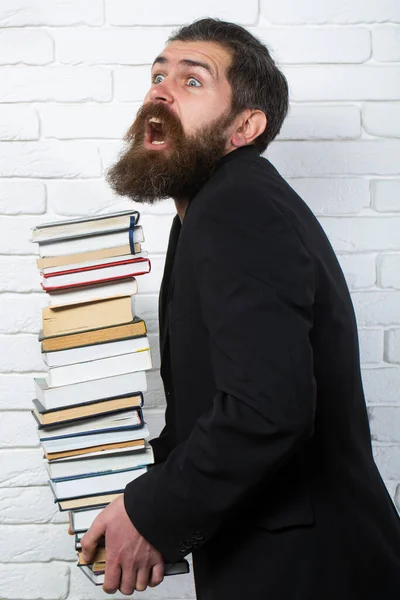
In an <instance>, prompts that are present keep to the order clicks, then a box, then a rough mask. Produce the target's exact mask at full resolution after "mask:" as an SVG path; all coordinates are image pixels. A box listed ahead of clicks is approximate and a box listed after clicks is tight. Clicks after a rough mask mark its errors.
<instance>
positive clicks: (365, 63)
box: [0, 0, 400, 600]
mask: <svg viewBox="0 0 400 600" xmlns="http://www.w3.org/2000/svg"><path fill="white" fill-rule="evenodd" d="M202 16H218V17H220V18H225V19H228V20H232V21H236V22H238V23H241V24H244V25H246V26H248V27H249V28H250V29H251V31H253V32H254V33H255V34H256V35H257V36H258V37H259V38H260V39H262V40H263V41H264V42H265V43H267V44H268V45H269V47H270V49H271V52H272V53H273V55H274V56H275V57H276V59H277V60H278V61H279V62H280V64H281V65H282V69H283V70H284V72H285V73H286V75H287V77H288V80H289V84H290V89H291V99H292V104H291V111H290V114H289V117H288V119H287V121H286V123H285V125H284V127H283V129H282V131H281V134H280V136H279V138H278V140H277V141H276V142H275V143H274V144H273V145H272V146H271V148H270V150H269V151H268V157H269V158H270V159H271V160H272V162H273V163H274V164H275V165H276V166H277V168H278V169H280V170H281V172H282V174H283V175H284V176H285V177H287V178H288V181H289V183H290V184H291V185H292V186H293V187H294V189H296V191H297V192H298V193H299V194H300V195H301V196H302V197H303V198H304V199H305V200H306V202H307V203H308V204H309V206H310V207H311V209H312V210H313V211H314V212H315V214H316V215H317V216H318V218H319V219H320V222H321V224H322V226H323V227H324V228H325V230H326V232H327V234H328V236H329V237H330V239H331V242H332V244H333V246H334V248H335V249H336V251H337V253H338V257H339V261H340V263H341V265H342V268H343V271H344V274H345V276H346V278H347V281H348V284H349V287H350V290H351V293H352V297H353V301H354V306H355V310H356V315H357V319H358V324H359V338H360V354H361V361H362V365H363V381H364V386H365V393H366V399H367V402H368V407H369V414H370V417H371V429H372V434H373V438H374V454H375V457H376V461H377V464H378V466H379V469H380V471H381V473H382V476H383V477H384V479H385V481H386V484H387V487H388V490H389V492H390V494H391V495H392V497H393V498H395V499H396V502H397V505H398V506H399V507H400V436H399V430H400V394H399V389H400V275H399V274H400V234H399V232H400V166H399V159H398V157H399V155H400V139H399V138H400V125H399V124H400V43H399V41H400V3H399V2H398V0H381V1H380V2H376V0H352V1H351V2H348V0H322V1H321V2H316V1H315V0H302V2H298V1H296V0H280V1H279V2H276V1H275V0H260V2H258V0H248V1H247V2H243V1H241V0H203V2H201V3H200V2H184V1H183V0H169V1H168V2H165V1H164V0H151V1H148V2H132V1H130V0H86V1H85V2H82V1H81V0H63V1H61V0H2V2H1V3H0V356H1V358H2V361H1V367H0V428H1V432H2V435H1V436H0V464H1V468H0V545H1V548H2V553H1V557H0V580H1V592H0V596H1V597H2V598H5V599H7V600H11V599H16V600H30V599H32V600H34V599H36V598H37V599H39V598H43V599H46V598H48V599H49V600H55V599H64V598H67V599H68V600H83V599H87V600H89V599H94V598H103V597H104V594H103V592H102V591H101V590H99V589H95V588H94V587H93V586H92V585H91V584H90V583H89V582H87V583H86V579H85V578H84V577H83V576H82V574H81V573H79V572H78V569H76V568H75V566H74V563H73V561H74V553H73V551H72V540H71V539H70V538H69V537H68V535H67V533H66V515H65V514H60V513H58V512H57V510H56V506H55V505H54V503H53V501H52V497H51V494H50V491H49V489H48V487H47V485H46V482H47V476H46V471H45V468H44V466H43V463H42V452H41V450H40V448H39V447H38V441H37V436H36V432H35V427H34V424H33V421H32V418H31V416H30V414H29V410H30V408H31V401H32V398H33V396H34V391H33V382H32V377H33V375H35V374H38V373H41V372H42V370H43V364H42V362H41V359H40V353H39V344H38V342H37V337H36V336H37V332H38V330H39V328H40V319H41V308H42V307H43V306H44V305H45V304H46V298H45V295H44V294H43V293H42V292H41V291H40V286H39V280H38V274H37V271H36V266H35V258H36V257H35V253H36V248H35V247H34V246H32V245H31V244H30V243H29V236H30V228H31V227H33V226H34V225H36V224H37V223H38V222H40V221H42V220H43V219H45V218H46V219H47V218H62V217H65V216H78V215H82V214H95V213H98V212H101V211H104V210H105V209H110V208H115V209H116V210H121V209H124V208H127V207H129V206H132V204H131V203H129V202H127V201H125V200H121V199H119V198H115V197H114V196H113V195H112V193H111V192H110V190H109V189H108V188H107V186H106V185H105V183H104V180H103V173H104V170H105V169H106V168H107V167H108V166H109V165H110V163H111V162H112V161H113V160H114V158H115V156H116V154H117V153H118V152H119V150H120V149H121V137H122V135H123V133H124V131H125V130H126V129H127V127H128V126H129V125H130V123H131V121H132V120H133V118H134V116H135V114H136V111H137V109H138V107H139V106H140V103H141V101H142V99H143V96H144V94H145V92H146V90H147V87H148V80H149V63H151V61H152V60H153V58H154V57H155V55H156V54H157V53H158V52H159V51H160V50H161V49H162V47H163V44H164V40H165V39H166V37H167V36H168V35H169V33H170V32H171V30H172V29H173V28H175V27H176V26H178V25H179V24H183V23H187V22H189V21H191V20H192V19H195V18H199V17H202ZM138 208H140V210H141V211H142V214H143V217H142V221H143V225H144V228H145V235H146V247H147V249H148V250H149V252H150V254H151V258H152V272H151V274H150V275H149V276H147V277H145V278H142V279H139V289H140V292H141V293H140V294H139V295H138V297H137V299H136V312H137V313H138V314H140V315H142V316H143V317H144V318H145V319H146V321H147V324H148V329H149V337H150V343H151V347H152V352H153V362H154V368H153V370H152V371H151V372H150V373H149V377H148V382H149V391H148V393H147V397H146V402H147V406H148V407H150V411H151V412H150V413H149V412H148V413H147V414H148V418H149V420H150V426H151V429H152V430H153V432H157V431H158V430H159V429H160V428H161V426H162V418H163V417H162V412H163V406H164V396H163V392H162V389H161V386H160V378H159V372H158V368H159V360H160V359H159V353H158V327H157V302H158V298H157V295H158V289H159V285H160V280H161V276H162V269H163V263H164V256H165V249H166V245H167V240H168V233H169V227H170V224H171V219H172V216H173V214H174V206H173V203H172V202H171V201H168V202H164V203H161V204H159V205H156V206H154V207H143V208H142V207H138ZM71 561H72V562H71ZM117 597H121V598H122V597H123V596H122V595H117ZM143 597H144V598H147V599H148V600H151V599H154V600H155V599H160V600H161V599H170V600H181V599H183V598H186V599H188V598H194V590H193V583H192V579H191V578H190V577H188V578H176V579H175V578H171V579H169V580H168V581H166V582H165V583H164V584H163V586H161V587H159V588H155V589H154V590H148V591H147V592H145V593H144V594H143Z"/></svg>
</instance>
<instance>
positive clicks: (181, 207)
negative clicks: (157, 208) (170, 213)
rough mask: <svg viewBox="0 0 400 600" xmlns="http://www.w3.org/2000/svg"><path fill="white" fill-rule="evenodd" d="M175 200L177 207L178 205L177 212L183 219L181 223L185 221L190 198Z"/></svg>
mask: <svg viewBox="0 0 400 600" xmlns="http://www.w3.org/2000/svg"><path fill="white" fill-rule="evenodd" d="M174 202H175V207H176V212H177V213H178V215H179V218H180V220H181V223H182V222H183V219H184V217H185V213H186V209H187V205H188V200H176V199H175V200H174Z"/></svg>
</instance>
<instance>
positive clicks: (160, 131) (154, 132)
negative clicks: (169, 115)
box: [147, 117, 166, 146]
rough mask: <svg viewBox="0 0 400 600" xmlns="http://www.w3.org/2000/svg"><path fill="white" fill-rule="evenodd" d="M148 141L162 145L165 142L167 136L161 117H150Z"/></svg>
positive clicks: (155, 144)
mask: <svg viewBox="0 0 400 600" xmlns="http://www.w3.org/2000/svg"><path fill="white" fill-rule="evenodd" d="M147 141H148V142H149V143H150V144H151V145H152V146H162V145H164V144H165V142H166V136H165V133H164V124H163V122H162V120H161V119H159V118H157V117H150V119H149V120H148V127H147Z"/></svg>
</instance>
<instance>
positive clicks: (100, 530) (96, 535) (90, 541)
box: [81, 515, 106, 562]
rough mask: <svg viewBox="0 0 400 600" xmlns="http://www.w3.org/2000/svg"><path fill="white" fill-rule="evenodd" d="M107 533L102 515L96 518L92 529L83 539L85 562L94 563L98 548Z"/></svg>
mask: <svg viewBox="0 0 400 600" xmlns="http://www.w3.org/2000/svg"><path fill="white" fill-rule="evenodd" d="M105 531H106V524H105V522H104V520H103V519H102V518H101V515H98V517H96V518H95V520H94V521H93V523H92V525H91V526H90V528H89V529H88V530H87V532H86V533H85V535H84V536H83V538H82V539H81V546H82V558H83V560H84V561H85V562H92V559H93V558H94V555H95V553H96V547H97V544H98V542H99V540H100V538H102V537H103V535H104V534H105Z"/></svg>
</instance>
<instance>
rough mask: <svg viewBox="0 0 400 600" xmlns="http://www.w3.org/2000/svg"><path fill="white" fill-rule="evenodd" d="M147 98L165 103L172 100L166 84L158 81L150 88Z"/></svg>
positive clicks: (169, 102)
mask: <svg viewBox="0 0 400 600" xmlns="http://www.w3.org/2000/svg"><path fill="white" fill-rule="evenodd" d="M149 98H150V100H151V101H152V102H165V103H166V104H172V102H173V101H174V98H173V96H172V94H171V92H170V90H169V89H168V86H167V85H166V84H165V83H164V82H162V83H158V84H157V85H155V86H153V87H152V88H151V89H150V91H149Z"/></svg>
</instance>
